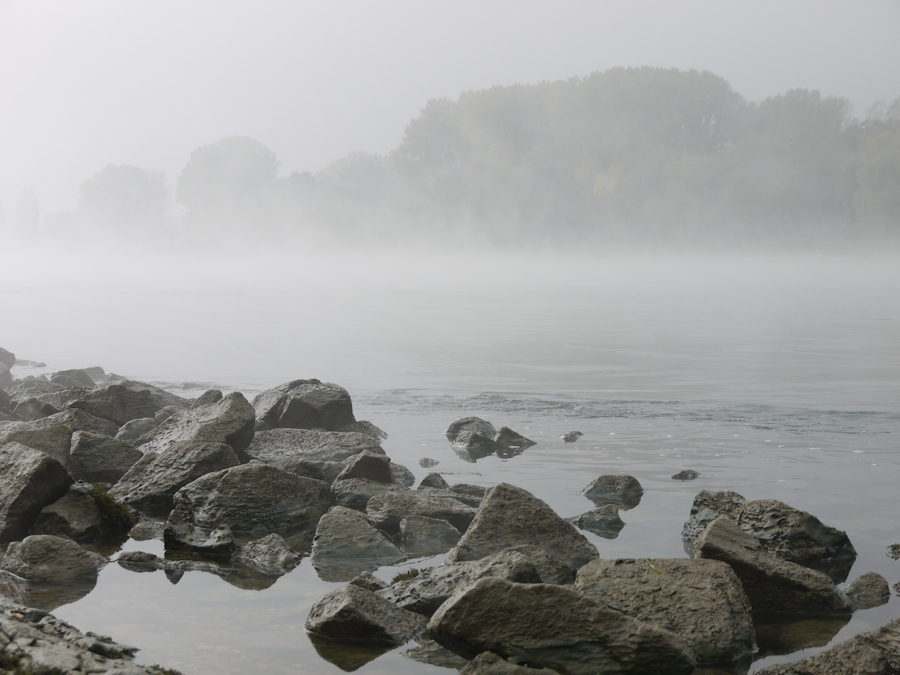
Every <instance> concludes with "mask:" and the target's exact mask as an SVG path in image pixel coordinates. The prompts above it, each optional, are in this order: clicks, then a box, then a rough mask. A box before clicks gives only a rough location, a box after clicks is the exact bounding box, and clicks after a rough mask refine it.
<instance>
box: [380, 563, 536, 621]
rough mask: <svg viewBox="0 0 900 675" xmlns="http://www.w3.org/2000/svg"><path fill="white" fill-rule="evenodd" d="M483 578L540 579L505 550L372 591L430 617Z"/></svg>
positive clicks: (529, 581)
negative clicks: (457, 593)
mask: <svg viewBox="0 0 900 675" xmlns="http://www.w3.org/2000/svg"><path fill="white" fill-rule="evenodd" d="M484 577H499V578H501V579H505V580H507V581H515V582H519V583H524V584H537V583H540V582H541V577H540V575H539V574H538V571H537V568H536V567H535V566H534V563H533V562H531V560H529V559H528V558H527V557H526V556H524V555H522V554H521V553H519V552H518V551H510V550H506V551H500V552H499V553H495V554H494V555H490V556H487V557H485V558H482V559H481V560H472V561H468V562H459V563H446V562H445V563H444V564H443V565H439V566H437V567H431V568H429V569H425V570H422V571H421V572H419V573H418V574H417V575H416V576H414V577H412V578H411V579H403V580H400V581H397V582H395V583H393V584H391V585H390V586H389V587H388V588H385V589H384V590H381V591H376V593H377V594H378V595H380V596H381V597H382V598H385V599H387V600H390V601H391V602H393V603H394V604H395V605H397V606H398V607H403V608H404V609H408V610H409V611H411V612H416V613H418V614H423V615H425V616H431V615H432V614H434V613H435V612H436V611H437V609H438V607H440V606H441V605H442V604H444V602H445V601H446V600H447V599H448V598H449V597H450V596H452V595H453V594H454V593H456V592H457V591H459V590H461V589H463V588H465V587H466V586H469V585H470V584H472V583H474V582H475V581H478V580H479V579H483V578H484Z"/></svg>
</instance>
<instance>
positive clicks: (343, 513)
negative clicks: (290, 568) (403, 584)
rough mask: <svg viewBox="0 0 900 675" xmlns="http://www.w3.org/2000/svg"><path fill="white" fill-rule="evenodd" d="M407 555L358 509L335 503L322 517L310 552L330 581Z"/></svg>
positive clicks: (340, 579)
mask: <svg viewBox="0 0 900 675" xmlns="http://www.w3.org/2000/svg"><path fill="white" fill-rule="evenodd" d="M405 557H406V555H405V554H404V553H403V551H401V550H400V549H399V548H397V546H395V545H394V543H393V542H392V541H391V540H390V539H389V538H388V537H387V536H385V534H384V533H383V532H381V531H379V530H378V529H377V528H375V527H373V526H372V525H371V523H369V521H368V520H366V517H365V516H364V515H363V514H362V513H360V512H359V511H354V510H353V509H348V508H346V507H343V506H335V507H333V508H332V509H331V510H330V511H329V512H328V513H326V514H325V515H324V516H322V517H321V518H320V519H319V524H318V526H317V527H316V535H315V538H314V539H313V545H312V553H311V555H310V559H311V562H312V564H313V567H315V568H316V571H317V572H318V573H319V576H320V577H321V578H323V579H325V580H327V581H349V580H350V579H352V578H353V577H355V576H356V575H358V574H359V573H360V572H363V571H372V570H375V569H378V568H379V567H381V566H383V565H392V564H394V563H396V562H398V561H400V560H403V559H404V558H405Z"/></svg>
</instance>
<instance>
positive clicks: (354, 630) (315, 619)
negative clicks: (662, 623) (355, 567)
mask: <svg viewBox="0 0 900 675" xmlns="http://www.w3.org/2000/svg"><path fill="white" fill-rule="evenodd" d="M306 630H308V631H310V632H311V633H315V634H318V635H322V636H324V637H327V638H331V639H332V640H352V641H364V642H375V643H388V644H403V643H405V642H409V641H410V640H412V639H415V638H417V637H418V636H420V635H421V634H422V633H424V632H425V619H424V617H422V616H420V615H419V614H416V613H414V612H410V611H407V610H405V609H401V608H400V607H397V606H396V605H394V604H393V603H391V602H388V601H387V600H385V599H383V598H380V597H378V596H377V595H376V594H375V593H373V592H372V591H368V590H366V589H364V588H362V587H360V586H356V585H354V584H348V585H346V586H342V587H340V588H337V589H335V590H333V591H331V592H330V593H327V594H326V595H325V596H324V597H323V598H322V599H321V600H319V602H317V603H316V604H315V605H313V608H312V610H310V613H309V617H308V618H307V619H306Z"/></svg>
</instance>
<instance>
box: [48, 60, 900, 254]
mask: <svg viewBox="0 0 900 675" xmlns="http://www.w3.org/2000/svg"><path fill="white" fill-rule="evenodd" d="M279 169H280V165H279V161H278V159H277V156H276V155H275V153H274V152H273V151H272V150H271V149H269V148H267V147H265V146H264V145H263V144H261V143H259V142H258V141H256V140H254V139H251V138H247V137H230V138H225V139H222V140H220V141H217V142H215V143H212V144H210V145H206V146H203V147H199V148H197V149H196V150H194V151H193V153H192V154H191V156H190V158H189V160H188V162H187V164H186V165H185V166H184V168H183V169H182V170H181V172H180V174H179V175H178V176H177V178H176V179H175V184H174V193H173V194H172V193H170V192H169V189H168V187H167V185H166V181H165V177H164V176H163V175H162V174H160V173H158V172H153V171H149V170H146V169H140V168H138V167H132V166H108V167H106V168H105V169H104V170H103V171H101V172H100V173H98V174H97V175H96V176H94V177H92V178H90V179H88V180H86V181H85V182H84V184H83V186H82V189H81V193H80V199H79V202H78V205H77V207H76V209H75V211H74V213H73V214H63V216H64V217H62V218H60V219H59V223H58V228H57V229H65V228H67V227H68V228H77V227H78V226H79V223H80V224H81V225H82V226H85V225H84V224H89V226H90V227H93V228H94V229H95V231H103V232H107V233H111V234H110V236H116V235H117V234H121V233H122V232H132V233H133V232H141V233H145V234H146V235H147V236H156V237H161V238H162V239H164V240H170V239H172V238H173V237H174V238H180V239H183V240H185V241H187V242H189V243H191V245H195V246H200V247H204V246H209V247H214V246H216V245H219V244H222V243H223V242H225V243H227V242H229V241H238V240H241V241H243V240H247V239H248V238H249V239H255V240H258V241H260V242H299V243H321V242H323V241H334V242H347V241H357V242H364V243H370V242H372V241H381V242H384V243H388V244H390V243H391V242H394V241H403V242H409V241H416V240H420V241H422V242H435V243H438V244H442V243H449V242H452V241H453V240H454V239H456V238H459V237H465V238H467V239H471V238H476V239H477V240H479V241H482V242H484V243H490V244H496V245H500V246H527V245H535V244H536V245H548V246H558V247H566V246H570V245H598V246H603V245H607V244H619V245H621V244H625V245H634V246H654V245H661V246H666V247H672V246H685V247H688V246H696V245H698V244H699V245H705V246H721V247H736V246H737V247H772V246H774V247H780V248H785V247H786V248H792V249H808V248H815V247H820V246H823V245H826V244H828V243H830V244H832V245H837V246H845V245H847V244H848V243H858V244H864V245H880V244H881V243H883V242H886V241H890V242H896V241H897V240H898V239H900V98H898V99H897V100H895V101H894V102H893V103H890V104H887V103H882V104H878V105H876V106H874V107H873V109H872V110H871V111H869V114H868V115H867V116H866V117H865V118H864V119H857V118H854V117H852V115H851V108H850V104H849V102H848V101H847V100H846V99H843V98H838V97H834V96H822V95H821V94H820V93H819V92H818V91H809V90H805V89H792V90H790V91H787V92H786V93H784V94H780V95H778V96H773V97H770V98H767V99H766V100H764V101H762V102H759V103H753V102H749V101H747V100H746V99H744V98H743V97H742V96H741V95H740V94H739V93H737V92H735V91H734V90H733V89H732V88H731V86H730V85H729V83H728V82H727V81H725V80H724V79H723V78H721V77H719V76H717V75H714V74H712V73H710V72H697V71H693V70H691V71H680V70H669V69H661V68H650V67H643V68H615V69H612V70H607V71H605V72H598V73H594V74H592V75H589V76H587V77H584V78H572V79H570V80H565V81H557V82H542V83H539V84H533V85H513V86H503V87H500V86H497V87H493V88H490V89H485V90H479V91H468V92H465V93H463V94H461V95H460V96H459V97H458V98H457V99H456V100H449V99H435V100H431V101H428V103H427V105H426V106H425V107H424V108H423V109H422V110H421V112H420V114H419V115H418V116H417V117H416V118H414V119H413V120H411V121H410V123H409V124H408V126H407V127H406V129H405V133H404V136H403V138H402V139H401V141H400V143H399V145H398V146H397V147H396V148H395V149H394V150H393V151H392V152H390V153H389V154H387V155H373V154H366V153H353V154H351V155H349V156H347V157H344V158H342V159H340V160H338V161H336V162H334V163H333V164H331V165H330V166H328V167H326V168H325V169H323V170H321V171H319V172H317V173H315V174H311V173H309V172H302V173H300V172H292V173H289V174H287V175H282V174H280V172H279ZM173 196H174V203H175V204H177V207H176V208H175V209H173V208H172V198H173ZM175 213H179V215H178V217H176V216H175V215H174V214H175ZM73 231H74V230H73Z"/></svg>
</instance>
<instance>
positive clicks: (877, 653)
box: [756, 619, 900, 675]
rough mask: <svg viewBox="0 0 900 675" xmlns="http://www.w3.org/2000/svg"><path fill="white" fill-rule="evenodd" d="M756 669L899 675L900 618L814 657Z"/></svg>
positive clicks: (763, 674) (809, 674)
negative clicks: (897, 674)
mask: <svg viewBox="0 0 900 675" xmlns="http://www.w3.org/2000/svg"><path fill="white" fill-rule="evenodd" d="M756 672H757V675H896V673H898V672H900V619H894V620H893V621H890V622H888V623H887V624H885V625H884V626H882V627H881V628H879V629H877V630H873V631H871V632H869V633H860V634H859V635H855V636H853V637H852V638H850V639H849V640H845V641H844V642H840V643H838V644H837V645H835V646H834V647H831V648H830V649H826V650H825V651H824V652H820V653H819V654H816V655H815V656H810V657H808V658H805V659H801V660H799V661H795V662H794V663H788V664H785V665H778V666H769V667H768V668H762V669H760V670H758V671H756Z"/></svg>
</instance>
